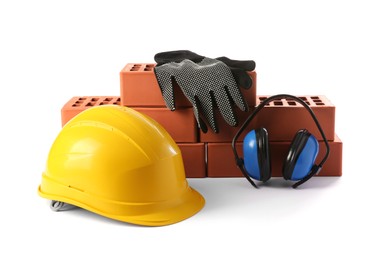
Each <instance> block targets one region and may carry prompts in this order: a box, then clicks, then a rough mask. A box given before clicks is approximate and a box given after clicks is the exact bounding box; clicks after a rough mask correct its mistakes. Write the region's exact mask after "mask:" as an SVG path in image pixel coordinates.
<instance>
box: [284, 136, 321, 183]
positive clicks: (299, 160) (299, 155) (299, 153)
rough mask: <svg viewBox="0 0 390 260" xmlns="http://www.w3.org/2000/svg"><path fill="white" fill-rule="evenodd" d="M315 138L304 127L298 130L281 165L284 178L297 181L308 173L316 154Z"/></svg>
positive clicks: (317, 147) (317, 146) (316, 144)
mask: <svg viewBox="0 0 390 260" xmlns="http://www.w3.org/2000/svg"><path fill="white" fill-rule="evenodd" d="M318 150H319V144H318V141H317V139H316V138H315V137H314V136H313V135H312V134H310V133H309V131H307V130H306V129H302V130H299V131H298V132H297V133H296V135H295V137H294V139H293V141H292V143H291V145H290V148H289V150H288V154H287V157H286V160H285V162H284V165H283V170H282V171H283V177H284V179H286V180H293V181H299V180H302V179H303V178H305V177H306V176H308V175H309V173H310V172H311V170H312V167H313V165H314V163H315V160H316V158H317V155H318Z"/></svg>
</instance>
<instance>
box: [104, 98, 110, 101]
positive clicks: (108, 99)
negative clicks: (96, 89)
mask: <svg viewBox="0 0 390 260" xmlns="http://www.w3.org/2000/svg"><path fill="white" fill-rule="evenodd" d="M111 100H112V98H105V99H104V100H103V101H111Z"/></svg>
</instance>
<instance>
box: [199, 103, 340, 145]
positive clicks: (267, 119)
mask: <svg viewBox="0 0 390 260" xmlns="http://www.w3.org/2000/svg"><path fill="white" fill-rule="evenodd" d="M300 97H301V98H302V99H304V100H305V101H306V102H307V104H308V105H309V106H310V108H311V109H312V110H313V112H314V113H315V115H316V117H317V119H318V121H319V122H320V124H321V127H322V129H323V131H324V133H325V136H326V138H327V139H328V140H334V138H335V134H334V132H335V111H336V108H335V106H334V105H333V104H332V103H331V102H330V101H329V100H328V99H327V98H326V97H325V96H300ZM260 98H261V99H265V98H266V96H258V100H259V101H258V103H257V105H258V104H259V103H260ZM254 109H255V108H254V107H252V108H251V109H250V111H249V112H242V111H240V110H239V109H236V112H237V118H238V120H239V122H240V125H239V126H238V127H231V126H229V125H227V124H226V123H225V121H224V120H223V118H222V116H221V115H220V114H218V113H217V123H218V125H219V126H220V133H218V134H216V133H214V132H212V131H208V132H207V133H200V141H201V142H230V141H232V139H233V137H234V135H235V134H236V133H237V131H238V129H239V128H240V127H241V125H242V124H243V123H244V122H245V120H246V119H247V117H248V116H249V115H250V114H251V112H252V111H253V110H254ZM260 127H265V128H266V129H267V131H268V134H269V140H270V141H291V140H292V138H293V137H294V136H295V133H296V132H297V131H298V130H299V129H302V128H306V129H307V130H308V131H309V132H311V133H312V134H313V135H314V136H315V137H316V138H317V139H318V140H323V138H322V136H321V134H320V133H319V131H318V130H317V127H316V125H315V123H314V121H313V119H312V118H311V116H310V114H309V112H308V111H306V109H305V108H304V107H303V106H302V105H300V104H299V103H296V102H295V101H290V100H285V99H283V100H281V101H273V102H271V103H270V104H269V105H267V106H265V107H264V108H263V109H262V110H261V111H260V112H258V113H257V114H256V116H255V117H254V118H253V120H252V122H251V123H250V124H249V125H248V127H247V128H246V130H245V131H244V132H243V133H242V134H241V136H240V138H239V139H238V140H239V141H242V140H243V139H244V137H245V135H246V134H247V133H248V132H249V131H250V130H252V129H256V128H260Z"/></svg>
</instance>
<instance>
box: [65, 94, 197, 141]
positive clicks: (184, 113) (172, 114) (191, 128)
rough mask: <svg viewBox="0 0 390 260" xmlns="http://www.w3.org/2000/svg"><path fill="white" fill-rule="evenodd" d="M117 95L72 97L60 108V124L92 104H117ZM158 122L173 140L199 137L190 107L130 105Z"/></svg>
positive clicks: (194, 139) (189, 139) (92, 105)
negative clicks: (174, 109)
mask: <svg viewBox="0 0 390 260" xmlns="http://www.w3.org/2000/svg"><path fill="white" fill-rule="evenodd" d="M120 102H121V99H120V98H119V97H106V96H103V97H102V96H100V97H96V96H88V97H73V98H71V99H70V100H69V101H68V102H67V103H66V104H65V105H64V106H63V108H62V109H61V116H62V125H65V124H66V123H67V122H68V121H69V120H70V119H72V118H73V117H74V116H75V115H77V114H78V113H80V112H81V111H84V110H85V109H88V108H90V107H94V106H100V105H106V104H117V105H119V104H120ZM132 108H133V109H134V110H137V111H138V112H141V113H143V114H145V115H147V116H149V117H151V118H153V119H154V120H156V121H157V122H158V123H160V124H161V125H162V126H163V127H164V128H165V129H166V130H167V131H168V133H169V134H170V135H171V136H172V138H173V140H175V142H191V143H192V142H197V141H198V139H199V134H198V132H199V131H198V128H197V124H196V120H195V117H194V115H193V110H192V108H182V109H178V110H176V111H170V110H169V109H167V108H164V107H155V108H149V107H132Z"/></svg>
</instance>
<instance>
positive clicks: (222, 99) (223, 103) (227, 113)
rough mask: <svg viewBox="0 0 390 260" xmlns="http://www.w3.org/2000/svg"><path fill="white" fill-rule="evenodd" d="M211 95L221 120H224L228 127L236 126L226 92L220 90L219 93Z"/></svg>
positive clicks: (231, 103) (229, 99) (231, 104)
mask: <svg viewBox="0 0 390 260" xmlns="http://www.w3.org/2000/svg"><path fill="white" fill-rule="evenodd" d="M213 94H214V98H215V102H216V103H217V106H218V109H219V111H220V112H221V114H222V117H223V119H225V121H226V122H227V123H228V124H229V125H231V126H237V125H238V122H237V119H236V116H235V114H234V111H233V102H232V101H231V98H230V97H229V95H228V93H227V90H226V89H221V91H217V92H214V93H213Z"/></svg>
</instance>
